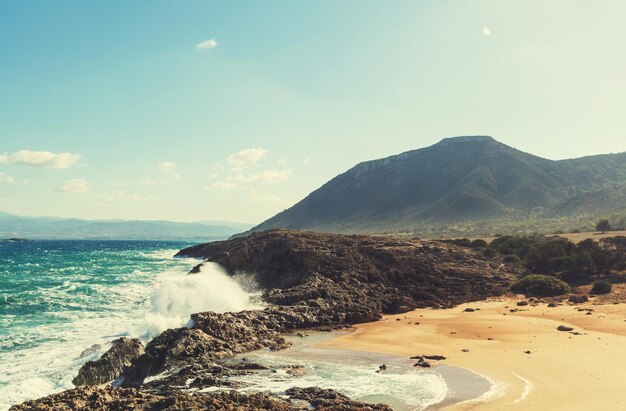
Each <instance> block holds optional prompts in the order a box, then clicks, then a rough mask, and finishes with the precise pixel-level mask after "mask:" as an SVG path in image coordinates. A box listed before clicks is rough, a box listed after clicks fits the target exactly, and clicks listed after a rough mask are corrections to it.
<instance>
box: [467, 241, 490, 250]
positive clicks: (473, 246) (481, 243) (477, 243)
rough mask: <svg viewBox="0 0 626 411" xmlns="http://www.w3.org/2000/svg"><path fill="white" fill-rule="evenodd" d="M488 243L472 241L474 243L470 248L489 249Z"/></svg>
mask: <svg viewBox="0 0 626 411" xmlns="http://www.w3.org/2000/svg"><path fill="white" fill-rule="evenodd" d="M487 245H488V244H487V242H486V241H485V240H481V239H478V240H474V241H472V243H471V244H470V248H487Z"/></svg>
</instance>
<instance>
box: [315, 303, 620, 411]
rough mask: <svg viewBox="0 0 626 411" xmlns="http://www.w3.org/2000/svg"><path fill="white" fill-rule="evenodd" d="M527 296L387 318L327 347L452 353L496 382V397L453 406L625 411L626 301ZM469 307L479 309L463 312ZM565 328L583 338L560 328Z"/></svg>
mask: <svg viewBox="0 0 626 411" xmlns="http://www.w3.org/2000/svg"><path fill="white" fill-rule="evenodd" d="M520 300H521V299H515V298H514V297H511V298H506V299H497V300H489V301H483V302H476V303H471V304H465V305H461V306H458V307H455V308H452V309H446V310H433V309H419V310H415V311H412V312H409V313H406V314H402V315H394V316H386V317H385V318H383V319H382V320H380V321H377V322H374V323H368V324H361V325H358V326H356V327H355V328H354V331H353V332H352V333H350V334H346V335H343V336H340V337H337V338H334V339H332V340H328V341H326V342H323V343H321V344H320V347H326V348H333V349H343V350H357V351H369V352H379V353H387V354H396V355H405V356H412V355H422V354H439V355H444V356H445V357H447V359H446V360H444V361H442V363H445V364H448V365H451V366H458V367H463V368H467V369H471V370H473V371H475V372H477V373H480V374H482V375H484V376H486V377H488V378H489V379H491V380H492V382H493V383H494V386H493V390H492V393H491V394H493V396H491V398H483V399H481V400H480V401H474V402H469V403H465V404H460V405H455V406H453V407H451V409H454V410H586V411H589V410H602V411H609V410H626V321H625V319H626V304H624V303H620V304H603V305H594V304H593V300H592V301H590V302H589V303H585V304H578V305H569V304H568V303H564V305H562V306H558V307H554V308H549V307H547V304H546V303H541V304H538V305H536V306H524V307H518V306H517V305H516V303H517V301H520ZM468 307H471V308H475V309H479V310H477V311H474V312H464V309H465V308H468ZM585 309H593V311H586V310H585ZM510 310H518V311H515V312H511V311H510ZM588 312H590V313H591V314H587V313H588ZM416 323H419V325H418V324H416ZM559 325H566V326H570V327H573V328H574V331H573V332H577V333H580V334H581V335H575V334H572V333H570V332H562V331H557V329H556V328H557V327H558V326H559ZM463 350H469V351H468V352H464V351H463ZM527 351H530V353H526V352H527Z"/></svg>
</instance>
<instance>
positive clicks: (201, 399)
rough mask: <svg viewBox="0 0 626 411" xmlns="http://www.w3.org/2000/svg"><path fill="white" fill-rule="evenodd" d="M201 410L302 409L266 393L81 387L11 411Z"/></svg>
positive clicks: (291, 410)
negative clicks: (143, 390) (205, 392)
mask: <svg viewBox="0 0 626 411" xmlns="http://www.w3.org/2000/svg"><path fill="white" fill-rule="evenodd" d="M49 410H68V411H69V410H76V411H78V410H80V411H111V410H120V411H122V410H128V411H131V410H136V411H157V410H158V411H174V410H177V411H178V410H186V411H200V410H225V411H230V410H232V411H235V410H237V411H240V410H258V411H260V410H276V411H296V410H302V408H300V407H295V406H293V405H292V404H291V403H290V402H288V401H286V400H283V399H281V398H278V397H272V396H269V395H266V394H260V393H257V394H250V395H246V394H241V393H238V392H236V391H228V392H217V393H212V394H206V395H194V394H188V393H184V392H181V391H169V392H163V393H149V392H142V391H139V390H137V389H135V388H113V387H110V386H109V387H96V386H92V387H79V388H75V389H73V390H68V391H64V392H61V393H59V394H53V395H50V396H48V397H45V398H42V399H39V400H35V401H27V402H25V403H23V404H20V405H16V406H13V407H11V408H10V411H49Z"/></svg>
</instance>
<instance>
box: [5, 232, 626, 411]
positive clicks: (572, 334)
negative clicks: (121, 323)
mask: <svg viewBox="0 0 626 411" xmlns="http://www.w3.org/2000/svg"><path fill="white" fill-rule="evenodd" d="M507 241H508V240H507ZM472 244H475V243H472ZM507 244H508V243H507ZM479 245H480V244H479ZM500 247H503V245H502V244H500ZM177 256H178V257H193V258H198V259H202V260H203V262H202V263H200V264H198V265H197V266H196V267H195V268H194V269H193V270H191V272H190V274H189V275H203V269H204V267H205V266H207V265H212V264H219V265H220V266H221V267H223V268H224V269H226V270H227V272H228V273H230V274H232V275H236V274H240V273H247V274H249V275H254V279H255V281H256V283H257V284H258V286H259V287H260V288H261V290H262V297H261V298H262V301H263V304H264V308H262V309H251V310H246V311H240V312H226V313H216V312H201V313H194V314H192V315H191V322H190V323H189V324H188V325H187V326H186V327H180V328H175V329H169V330H166V331H165V332H163V333H162V334H160V335H159V336H157V337H156V338H154V339H153V340H151V341H150V342H149V343H147V344H146V345H145V346H144V345H143V344H142V343H141V342H140V341H139V340H136V339H132V338H128V337H125V338H122V339H118V340H116V341H114V342H113V343H112V344H111V348H110V349H109V350H108V351H107V352H106V353H105V354H104V355H103V356H102V357H101V358H100V359H99V360H97V361H90V362H88V363H86V364H85V365H84V366H83V367H82V368H81V370H80V371H79V373H78V376H77V377H76V379H75V384H76V385H77V388H75V389H73V390H69V391H64V392H62V393H59V394H53V395H50V396H48V397H45V398H42V399H39V400H34V401H28V402H26V403H23V404H21V405H17V406H14V407H13V408H12V410H13V411H21V410H32V409H35V410H47V409H80V410H83V409H89V410H102V411H104V410H110V409H140V410H155V409H159V410H163V409H167V410H170V409H171V410H174V409H190V410H195V409H198V410H199V409H207V408H208V409H225V410H234V409H240V408H238V407H241V406H244V407H245V409H276V410H300V409H302V407H308V408H313V409H319V410H324V409H328V410H330V409H346V410H387V409H389V407H388V406H387V405H384V404H369V403H364V402H359V401H353V400H351V399H350V398H348V397H346V396H345V395H343V394H341V393H339V392H336V391H333V390H328V389H321V388H316V387H310V388H306V389H302V388H293V389H289V390H286V391H285V392H283V393H281V394H280V395H276V393H256V394H251V393H243V392H240V391H237V390H238V389H241V388H245V387H244V386H242V384H241V383H240V382H238V381H237V379H236V378H233V377H237V376H241V375H248V374H250V373H262V372H272V373H286V374H289V375H293V374H294V373H296V374H297V373H298V372H300V371H294V370H297V369H298V367H297V366H295V365H286V366H283V367H280V369H270V367H268V366H267V365H265V364H261V363H254V362H250V361H248V360H246V359H245V358H243V359H242V358H240V357H237V358H238V359H234V358H233V357H234V356H236V355H237V354H244V353H248V352H251V351H255V350H261V349H269V350H281V349H284V348H286V347H288V346H289V345H290V341H289V340H287V339H285V336H286V335H288V334H291V335H298V334H299V333H301V332H303V330H304V332H306V331H305V330H321V331H327V330H334V329H340V328H346V327H354V331H353V332H352V333H350V334H347V335H345V336H342V337H339V338H336V339H333V340H330V341H327V342H325V343H323V344H321V346H322V347H326V348H337V349H341V350H360V351H369V352H379V353H385V354H396V355H402V356H410V357H412V356H415V357H418V358H419V357H421V356H428V357H423V358H421V359H417V360H416V363H420V364H421V367H424V368H426V367H428V366H430V365H432V366H436V365H437V364H438V363H442V364H447V365H451V366H457V367H461V368H466V369H469V370H472V371H474V372H476V373H479V374H481V375H484V376H485V377H487V378H489V380H490V381H491V382H492V388H491V389H490V390H489V391H488V392H487V393H485V394H484V395H482V396H480V397H479V398H476V399H474V400H472V401H469V402H468V401H466V402H463V403H461V404H456V405H452V404H448V405H450V406H453V407H456V408H457V409H474V408H475V407H478V408H476V409H504V408H509V407H518V408H520V409H524V408H523V407H524V406H532V407H533V409H576V408H575V407H576V406H577V405H576V404H578V400H576V395H575V394H572V393H576V392H581V393H582V392H584V391H583V390H584V389H586V390H588V391H586V394H585V398H587V400H588V401H587V408H586V409H589V406H591V405H593V406H594V407H595V404H599V405H601V406H602V407H603V408H605V409H615V408H611V407H612V406H614V405H615V401H617V397H616V395H618V393H619V392H620V391H619V390H618V387H617V385H619V381H621V378H620V377H619V376H620V375H622V374H620V373H621V370H619V364H622V363H623V361H622V360H623V359H624V358H623V354H622V353H621V352H620V350H622V351H623V346H624V345H623V343H624V341H622V338H626V337H625V336H626V327H625V326H624V324H626V323H624V322H623V319H622V317H621V313H622V312H623V311H620V310H624V305H622V304H613V302H620V301H621V300H620V299H621V298H622V297H623V295H622V294H623V292H622V288H620V287H621V285H618V286H616V287H615V289H614V291H613V293H611V294H610V295H609V296H606V295H605V296H599V297H593V298H592V300H591V302H586V303H585V304H583V305H576V304H574V303H569V302H567V303H564V302H563V300H564V299H566V298H567V297H566V296H564V297H550V298H541V299H528V300H526V299H524V300H523V301H522V300H520V299H519V297H514V296H512V295H511V294H510V291H509V290H510V288H511V285H512V284H513V283H514V282H515V281H516V280H518V279H520V278H521V277H523V276H525V275H527V274H529V270H528V269H527V268H525V267H524V266H523V265H522V264H520V263H519V261H511V260H510V259H509V260H507V261H505V259H503V258H502V256H500V255H498V254H494V253H488V252H486V250H485V248H484V247H482V246H481V247H478V248H476V247H474V248H473V247H463V246H459V245H457V244H451V243H446V242H441V241H422V240H419V239H397V238H391V237H383V236H364V235H337V234H324V233H314V232H301V231H293V230H281V229H279V230H270V231H267V232H262V233H254V234H252V235H250V236H248V237H241V238H235V239H231V240H226V241H218V242H211V243H206V244H200V245H197V246H193V247H189V248H187V249H184V250H181V251H180V252H179V253H178V254H177ZM586 287H587V288H584V287H582V288H579V289H577V290H575V291H577V292H578V293H579V294H578V297H581V296H582V294H585V295H586V294H587V293H588V291H589V290H588V288H589V286H586ZM581 293H582V294H581ZM548 304H549V305H550V306H549V307H548ZM590 304H592V305H590ZM596 304H599V305H596ZM559 326H563V327H569V328H571V329H569V328H566V329H565V331H559V330H558V329H557V327H559ZM433 355H434V358H431V357H432V356H433ZM438 356H442V357H445V359H443V358H440V359H438V358H439V357H438ZM609 358H610V360H609ZM424 362H427V363H428V365H426V364H425V363H424ZM380 372H385V369H384V367H383V368H381V370H380ZM567 375H577V376H578V377H580V378H576V379H572V378H567ZM611 379H612V380H611ZM112 383H113V384H112ZM568 384H569V385H568ZM616 384H617V385H616ZM589 390H591V391H589ZM590 392H592V393H593V395H591V394H589V393H590ZM612 393H613V394H612ZM589 401H591V402H589ZM68 404H70V405H68ZM480 407H484V408H480ZM572 407H574V408H572ZM525 409H527V408H525Z"/></svg>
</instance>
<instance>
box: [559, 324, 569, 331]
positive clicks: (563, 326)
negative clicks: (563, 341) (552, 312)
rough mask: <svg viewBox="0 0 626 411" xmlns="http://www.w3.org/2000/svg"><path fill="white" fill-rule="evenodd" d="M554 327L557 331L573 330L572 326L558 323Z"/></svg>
mask: <svg viewBox="0 0 626 411" xmlns="http://www.w3.org/2000/svg"><path fill="white" fill-rule="evenodd" d="M556 329H557V330H559V331H572V330H573V328H572V327H568V326H565V325H559V326H558V327H556Z"/></svg>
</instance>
